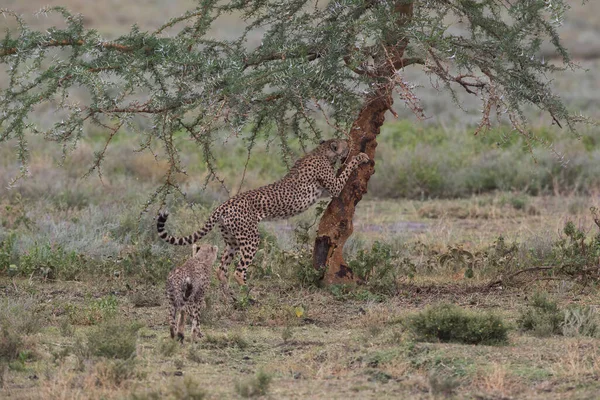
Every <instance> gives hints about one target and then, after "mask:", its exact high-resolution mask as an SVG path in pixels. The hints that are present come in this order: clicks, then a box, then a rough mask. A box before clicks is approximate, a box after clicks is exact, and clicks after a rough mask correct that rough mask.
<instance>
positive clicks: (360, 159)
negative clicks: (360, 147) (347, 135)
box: [354, 153, 371, 164]
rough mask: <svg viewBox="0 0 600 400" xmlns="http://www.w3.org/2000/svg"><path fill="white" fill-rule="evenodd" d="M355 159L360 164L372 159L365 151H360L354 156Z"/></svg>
mask: <svg viewBox="0 0 600 400" xmlns="http://www.w3.org/2000/svg"><path fill="white" fill-rule="evenodd" d="M354 159H355V160H356V161H357V162H358V164H366V163H368V162H369V161H371V159H370V158H369V156H368V155H366V154H365V153H358V154H357V155H355V156H354Z"/></svg>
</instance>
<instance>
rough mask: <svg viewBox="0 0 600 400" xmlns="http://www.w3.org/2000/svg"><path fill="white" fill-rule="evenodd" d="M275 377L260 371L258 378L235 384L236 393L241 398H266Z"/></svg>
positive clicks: (257, 374)
mask: <svg viewBox="0 0 600 400" xmlns="http://www.w3.org/2000/svg"><path fill="white" fill-rule="evenodd" d="M272 379H273V377H272V376H271V375H269V374H267V373H266V372H264V371H262V370H259V371H258V372H257V373H256V376H254V377H252V378H249V379H247V380H245V381H242V382H237V383H236V384H235V391H236V392H237V394H239V395H240V396H241V397H243V398H245V399H247V398H249V397H259V396H265V395H266V394H267V392H268V390H269V385H270V384H271V380H272Z"/></svg>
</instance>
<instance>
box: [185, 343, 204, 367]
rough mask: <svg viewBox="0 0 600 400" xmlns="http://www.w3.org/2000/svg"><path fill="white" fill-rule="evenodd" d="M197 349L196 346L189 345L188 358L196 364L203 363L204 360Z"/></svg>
mask: <svg viewBox="0 0 600 400" xmlns="http://www.w3.org/2000/svg"><path fill="white" fill-rule="evenodd" d="M198 350H199V349H198V347H197V346H190V349H189V350H188V355H187V358H188V360H190V361H193V362H195V363H198V364H200V363H203V362H204V361H205V360H204V358H202V356H201V355H200V353H199V351H198Z"/></svg>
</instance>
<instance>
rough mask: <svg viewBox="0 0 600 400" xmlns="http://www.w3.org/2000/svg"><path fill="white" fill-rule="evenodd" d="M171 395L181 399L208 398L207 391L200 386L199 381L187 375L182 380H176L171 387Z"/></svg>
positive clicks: (195, 399)
mask: <svg viewBox="0 0 600 400" xmlns="http://www.w3.org/2000/svg"><path fill="white" fill-rule="evenodd" d="M170 391H171V395H172V397H173V398H175V399H180V400H202V399H204V398H206V395H207V393H206V392H205V391H204V390H202V389H201V388H200V385H199V384H198V382H196V381H194V380H193V379H192V378H191V377H189V376H186V377H185V378H183V382H182V381H178V382H175V384H173V386H172V387H171V390H170Z"/></svg>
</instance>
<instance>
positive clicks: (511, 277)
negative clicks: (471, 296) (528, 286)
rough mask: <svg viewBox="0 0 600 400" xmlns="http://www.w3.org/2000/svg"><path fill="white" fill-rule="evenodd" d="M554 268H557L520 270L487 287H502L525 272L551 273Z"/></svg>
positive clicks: (545, 267) (546, 267)
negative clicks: (504, 283) (501, 285)
mask: <svg viewBox="0 0 600 400" xmlns="http://www.w3.org/2000/svg"><path fill="white" fill-rule="evenodd" d="M554 268H556V267H548V266H543V267H531V268H525V269H522V270H520V271H517V272H515V273H512V274H510V275H508V276H506V277H501V278H500V279H497V280H495V281H493V282H491V283H489V284H488V285H487V287H488V288H491V287H492V286H496V285H500V284H502V283H503V282H505V281H508V280H511V279H513V278H514V277H515V276H518V275H521V274H523V273H525V272H536V271H549V270H553V269H554Z"/></svg>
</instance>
